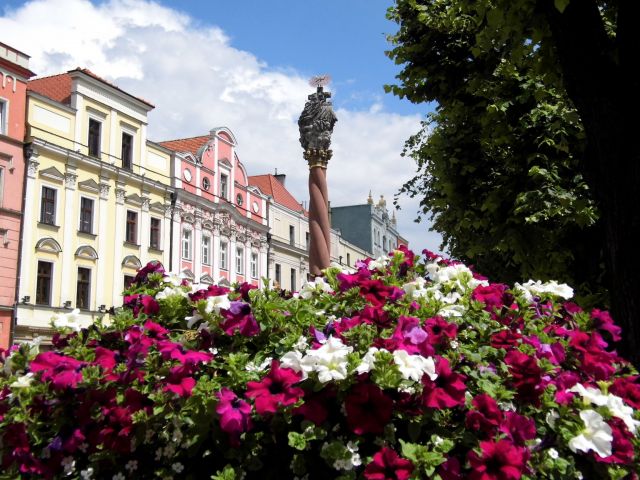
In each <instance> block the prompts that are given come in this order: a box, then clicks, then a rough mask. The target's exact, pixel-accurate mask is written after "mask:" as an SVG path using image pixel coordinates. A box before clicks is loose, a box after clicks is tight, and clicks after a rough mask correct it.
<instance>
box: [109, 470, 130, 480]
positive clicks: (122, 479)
mask: <svg viewBox="0 0 640 480" xmlns="http://www.w3.org/2000/svg"><path fill="white" fill-rule="evenodd" d="M111 480H127V477H125V476H124V475H123V474H122V473H121V472H118V473H116V474H115V475H114V476H113V477H111Z"/></svg>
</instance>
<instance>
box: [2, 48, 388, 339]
mask: <svg viewBox="0 0 640 480" xmlns="http://www.w3.org/2000/svg"><path fill="white" fill-rule="evenodd" d="M28 60H29V57H28V56H27V55H25V54H23V53H21V52H19V51H17V50H15V49H13V48H11V47H9V46H6V45H4V44H0V242H2V243H0V252H2V253H1V254H0V261H1V262H2V263H1V266H2V268H1V271H2V274H0V347H5V348H6V346H7V345H8V344H9V343H10V342H20V341H27V340H31V339H32V338H33V337H35V336H42V337H44V338H45V341H46V339H47V338H48V337H49V336H50V334H51V329H50V322H51V317H52V316H53V314H54V313H56V312H59V311H64V310H68V309H73V308H78V309H79V310H80V316H81V321H82V322H83V323H84V324H89V323H91V322H93V321H95V320H96V319H98V318H99V317H101V316H104V315H108V312H109V311H110V310H111V309H112V308H113V307H118V306H120V305H121V304H122V300H121V295H122V291H123V290H124V289H125V288H126V287H127V285H128V284H129V283H130V282H131V281H132V279H133V277H134V276H135V274H136V270H137V269H138V268H140V267H141V266H142V265H144V264H146V263H147V262H150V261H157V262H161V263H162V264H163V265H164V266H165V268H166V269H167V270H170V271H174V272H180V273H182V275H183V276H184V277H186V278H188V279H189V280H191V281H192V282H195V283H200V284H212V283H220V284H225V285H230V284H232V283H234V282H249V283H252V284H254V285H259V284H260V283H261V282H262V281H263V279H265V278H267V279H270V280H271V281H272V282H273V283H274V284H276V285H277V286H279V287H280V288H286V289H289V290H297V289H299V288H300V286H301V285H302V283H303V282H304V281H305V280H306V278H307V275H308V243H309V225H308V212H307V211H306V209H305V208H303V205H302V204H301V203H300V202H298V201H297V200H296V199H295V198H294V197H293V196H292V195H291V193H290V192H289V191H288V190H287V189H286V187H285V177H284V175H257V176H249V175H248V174H247V170H246V168H245V166H244V165H243V163H242V162H241V161H240V159H239V156H238V153H237V147H238V145H237V141H236V138H235V136H234V133H233V132H232V131H231V130H229V129H228V128H225V127H217V128H212V129H211V130H210V131H209V132H208V133H207V134H205V135H201V136H197V137H192V138H186V139H178V140H166V141H160V142H153V141H151V140H150V139H149V138H148V113H149V112H150V111H151V110H152V109H153V108H154V106H153V104H151V103H150V102H149V101H147V100H145V99H143V98H139V97H136V96H134V95H131V94H130V93H128V92H125V91H123V90H121V89H120V88H119V87H117V86H116V85H114V84H112V83H110V82H108V81H106V80H104V79H102V78H100V77H99V76H97V75H95V74H94V73H92V72H91V71H89V70H87V69H80V68H77V69H74V70H71V71H68V72H64V73H61V74H58V75H52V76H47V77H42V78H33V79H32V78H31V77H33V76H34V74H33V73H32V72H31V71H30V70H29V69H28ZM341 230H344V228H341ZM394 231H395V229H394ZM396 236H397V234H396ZM347 238H348V237H347V236H346V235H344V234H343V232H341V231H340V230H332V252H331V256H332V260H333V261H335V262H337V263H341V264H344V265H348V266H353V265H354V264H355V262H356V261H357V260H360V259H363V258H366V257H367V256H372V250H371V249H367V248H363V247H362V246H358V245H356V244H355V242H349V241H348V240H347ZM398 241H399V240H398V238H395V239H394V240H393V241H392V242H390V243H389V247H390V248H389V249H392V248H393V247H395V246H396V245H397V243H398Z"/></svg>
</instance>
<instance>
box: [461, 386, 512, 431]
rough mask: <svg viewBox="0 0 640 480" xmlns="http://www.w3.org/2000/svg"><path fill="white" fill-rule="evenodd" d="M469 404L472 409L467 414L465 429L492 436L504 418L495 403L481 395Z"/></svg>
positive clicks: (490, 398) (486, 396) (483, 394)
mask: <svg viewBox="0 0 640 480" xmlns="http://www.w3.org/2000/svg"><path fill="white" fill-rule="evenodd" d="M471 404H472V405H473V407H474V408H473V409H471V410H469V411H468V412H467V418H466V425H467V428H469V429H470V430H473V431H480V432H483V433H485V434H493V433H494V432H495V430H496V429H497V428H498V427H499V426H500V424H501V423H502V420H503V418H504V415H503V413H502V410H500V408H499V407H498V404H497V402H496V401H495V400H494V399H493V397H490V396H489V395H487V394H486V393H482V394H480V395H477V396H476V397H475V398H474V399H473V400H472V401H471Z"/></svg>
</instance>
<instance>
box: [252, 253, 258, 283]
mask: <svg viewBox="0 0 640 480" xmlns="http://www.w3.org/2000/svg"><path fill="white" fill-rule="evenodd" d="M251 278H258V254H257V253H256V252H251Z"/></svg>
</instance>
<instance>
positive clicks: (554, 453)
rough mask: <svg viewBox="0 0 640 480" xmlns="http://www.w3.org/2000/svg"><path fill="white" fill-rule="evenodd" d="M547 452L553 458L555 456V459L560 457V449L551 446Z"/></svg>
mask: <svg viewBox="0 0 640 480" xmlns="http://www.w3.org/2000/svg"><path fill="white" fill-rule="evenodd" d="M547 453H548V454H549V456H550V457H551V458H553V459H554V460H555V459H556V458H558V451H557V450H556V449H555V448H550V449H549V450H547Z"/></svg>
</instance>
